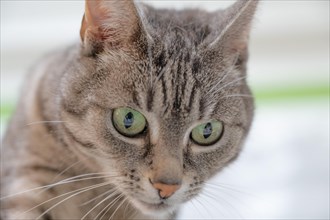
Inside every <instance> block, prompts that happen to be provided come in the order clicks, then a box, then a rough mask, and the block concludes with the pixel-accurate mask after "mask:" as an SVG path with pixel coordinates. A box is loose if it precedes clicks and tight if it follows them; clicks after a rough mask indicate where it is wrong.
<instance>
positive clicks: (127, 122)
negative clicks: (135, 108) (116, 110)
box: [124, 112, 134, 129]
mask: <svg viewBox="0 0 330 220" xmlns="http://www.w3.org/2000/svg"><path fill="white" fill-rule="evenodd" d="M133 122H134V115H133V113H132V112H128V113H127V114H126V115H125V118H124V126H125V128H126V129H127V128H130V127H131V126H132V124H133Z"/></svg>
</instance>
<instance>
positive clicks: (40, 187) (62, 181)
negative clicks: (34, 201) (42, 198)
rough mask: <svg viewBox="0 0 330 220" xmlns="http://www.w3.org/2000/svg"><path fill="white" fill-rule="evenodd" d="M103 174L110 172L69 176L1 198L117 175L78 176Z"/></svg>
mask: <svg viewBox="0 0 330 220" xmlns="http://www.w3.org/2000/svg"><path fill="white" fill-rule="evenodd" d="M101 174H109V173H90V174H82V175H79V176H75V177H70V178H67V179H64V180H61V181H59V182H56V183H52V184H49V185H45V186H38V187H36V188H32V189H28V190H24V191H21V192H17V193H14V194H11V195H7V196H3V197H1V198H0V200H3V199H7V198H11V197H14V196H18V195H21V194H24V193H28V192H32V191H36V190H40V189H45V188H52V187H55V186H58V185H62V184H67V183H73V182H78V181H84V180H90V179H97V178H105V177H115V176H110V175H108V176H99V177H89V178H82V179H78V178H80V177H83V176H92V175H101ZM75 179H78V180H75ZM71 180H72V181H71Z"/></svg>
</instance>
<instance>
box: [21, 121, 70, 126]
mask: <svg viewBox="0 0 330 220" xmlns="http://www.w3.org/2000/svg"><path fill="white" fill-rule="evenodd" d="M47 123H66V121H35V122H31V123H28V124H26V125H25V126H30V125H38V124H47Z"/></svg>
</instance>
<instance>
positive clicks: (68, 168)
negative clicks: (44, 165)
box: [51, 160, 81, 182]
mask: <svg viewBox="0 0 330 220" xmlns="http://www.w3.org/2000/svg"><path fill="white" fill-rule="evenodd" d="M79 163H81V161H80V160H79V161H77V162H75V163H73V164H71V165H70V166H69V167H67V168H66V169H64V170H63V171H62V172H60V173H59V174H57V175H56V176H55V177H54V178H53V180H52V181H51V182H53V181H55V180H56V179H57V178H58V177H59V176H61V175H62V174H64V173H65V172H66V171H68V170H70V169H71V168H72V167H74V166H75V165H77V164H79Z"/></svg>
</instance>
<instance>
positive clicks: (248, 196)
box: [1, 0, 329, 219]
mask: <svg viewBox="0 0 330 220" xmlns="http://www.w3.org/2000/svg"><path fill="white" fill-rule="evenodd" d="M146 2H147V3H150V4H152V5H154V6H155V7H170V8H177V9H181V8H185V7H190V8H191V7H198V8H205V9H206V10H210V11H213V10H216V9H219V8H223V7H226V6H228V5H230V4H232V3H233V1H202V2H201V1H146ZM83 7H84V2H83V1H19V0H15V1H4V0H1V134H3V132H4V131H5V127H6V122H7V120H8V118H9V117H10V114H11V113H12V110H13V108H14V106H15V103H16V101H17V98H18V94H19V90H20V85H21V83H22V80H23V76H24V75H25V74H26V72H27V70H28V69H29V67H31V65H32V64H33V63H35V62H36V61H37V59H38V58H40V57H42V55H43V54H45V53H47V52H49V51H51V50H53V49H57V48H59V47H65V46H66V45H69V44H70V43H71V42H74V41H77V40H79V29H80V22H81V17H82V14H83ZM248 80H249V83H250V85H251V87H252V90H253V92H254V94H255V96H256V117H255V121H254V124H253V128H252V130H251V133H250V136H249V138H248V140H247V142H246V145H245V148H244V151H243V153H242V154H241V157H240V158H239V159H238V160H237V161H236V162H235V163H234V164H232V165H231V166H229V167H228V168H227V169H225V171H224V172H222V173H221V174H219V175H218V176H217V177H216V178H214V179H213V180H212V181H211V182H210V183H209V184H208V185H206V189H205V190H204V192H203V193H202V195H201V196H200V197H198V198H196V199H195V200H193V201H191V202H189V203H187V204H186V205H185V206H184V207H183V210H182V212H181V214H180V216H179V218H180V219H235V218H236V219H258V218H259V219H329V1H316V0H313V1H297V0H295V1H268V0H265V1H262V3H261V5H260V8H259V10H258V13H257V15H256V19H255V22H254V25H253V29H252V34H251V44H250V62H249V79H248Z"/></svg>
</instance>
